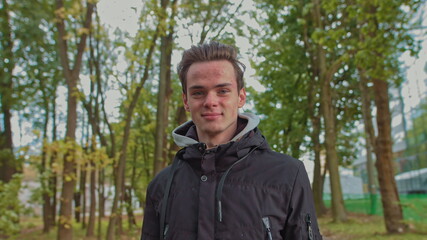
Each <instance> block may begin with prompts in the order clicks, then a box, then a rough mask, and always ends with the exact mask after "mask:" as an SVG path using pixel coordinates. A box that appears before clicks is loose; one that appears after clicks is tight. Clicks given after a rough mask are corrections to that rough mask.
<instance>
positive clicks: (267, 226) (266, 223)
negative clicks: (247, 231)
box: [262, 217, 273, 240]
mask: <svg viewBox="0 0 427 240" xmlns="http://www.w3.org/2000/svg"><path fill="white" fill-rule="evenodd" d="M262 223H263V224H264V227H265V230H266V231H267V236H268V240H273V235H272V234H271V225H270V219H269V218H268V217H263V218H262Z"/></svg>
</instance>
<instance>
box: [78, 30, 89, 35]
mask: <svg viewBox="0 0 427 240" xmlns="http://www.w3.org/2000/svg"><path fill="white" fill-rule="evenodd" d="M83 34H86V35H88V34H89V28H79V29H78V30H77V35H78V36H81V35H83Z"/></svg>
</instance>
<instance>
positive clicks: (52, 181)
mask: <svg viewBox="0 0 427 240" xmlns="http://www.w3.org/2000/svg"><path fill="white" fill-rule="evenodd" d="M56 129H57V125H56V94H55V97H53V98H52V142H55V141H56V140H57V137H56ZM56 158H57V152H56V151H53V152H52V156H50V160H49V167H50V169H53V168H54V163H55V160H56ZM57 185H58V176H57V173H56V172H55V171H52V173H51V176H50V177H49V190H50V192H51V193H52V195H51V198H52V211H51V214H52V215H51V218H50V219H51V221H52V222H51V225H52V226H55V225H56V206H57V200H56V195H57Z"/></svg>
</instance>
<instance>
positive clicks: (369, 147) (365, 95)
mask: <svg viewBox="0 0 427 240" xmlns="http://www.w3.org/2000/svg"><path fill="white" fill-rule="evenodd" d="M358 71H359V76H360V80H359V89H360V94H361V98H362V116H363V123H364V124H363V125H364V129H365V141H366V169H367V175H368V191H369V199H370V202H371V203H370V211H369V214H371V215H374V214H375V209H376V201H377V186H376V183H375V165H374V159H372V154H373V153H374V144H375V131H374V126H373V123H372V114H371V111H372V108H371V92H370V91H369V88H368V85H367V83H368V80H367V79H366V75H365V70H364V69H363V68H361V67H359V68H358Z"/></svg>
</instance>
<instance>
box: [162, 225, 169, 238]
mask: <svg viewBox="0 0 427 240" xmlns="http://www.w3.org/2000/svg"><path fill="white" fill-rule="evenodd" d="M168 230H169V224H166V226H165V231H164V232H163V239H166V235H167V234H168Z"/></svg>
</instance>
